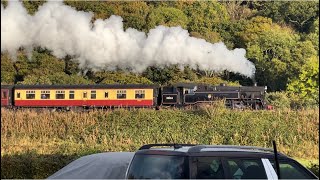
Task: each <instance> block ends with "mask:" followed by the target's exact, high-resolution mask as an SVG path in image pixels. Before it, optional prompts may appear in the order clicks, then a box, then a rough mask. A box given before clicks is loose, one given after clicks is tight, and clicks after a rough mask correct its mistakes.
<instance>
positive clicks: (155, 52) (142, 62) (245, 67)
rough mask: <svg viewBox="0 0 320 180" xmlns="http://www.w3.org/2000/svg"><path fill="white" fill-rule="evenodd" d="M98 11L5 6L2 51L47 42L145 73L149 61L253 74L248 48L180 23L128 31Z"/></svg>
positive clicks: (91, 62)
mask: <svg viewBox="0 0 320 180" xmlns="http://www.w3.org/2000/svg"><path fill="white" fill-rule="evenodd" d="M92 17H93V13H88V12H83V11H77V10H75V9H74V8H72V7H70V6H67V5H64V4H63V2H57V1H56V2H47V3H45V4H44V5H42V6H41V7H39V9H38V11H37V12H36V13H35V14H34V15H33V16H31V15H29V14H28V13H27V10H26V9H25V8H24V7H23V5H22V3H21V2H18V1H15V2H11V1H9V2H8V6H7V7H6V8H4V7H3V5H1V52H8V53H9V54H11V55H15V53H16V52H17V50H18V49H19V48H21V47H22V48H24V49H26V50H27V51H32V49H33V48H34V47H42V48H46V49H48V50H50V51H51V53H52V54H53V55H54V56H56V57H58V58H64V57H65V56H66V55H69V56H72V57H74V58H75V59H76V60H77V61H78V62H79V63H80V66H81V67H86V68H92V69H96V70H99V69H105V68H108V69H113V68H116V67H118V68H119V67H120V68H123V69H131V70H132V71H134V72H142V71H143V70H145V69H146V68H147V67H148V66H160V67H161V66H165V65H170V64H180V65H189V66H190V67H192V68H197V67H198V68H200V69H202V70H213V71H216V72H221V71H223V70H228V71H231V72H235V73H240V74H242V75H245V76H247V77H253V75H254V72H255V67H254V64H253V63H252V62H250V61H248V60H247V59H246V57H245V54H246V51H245V50H244V49H234V50H228V49H227V47H226V46H225V45H224V43H222V42H219V43H215V44H211V43H209V42H206V41H205V40H203V39H198V38H194V37H190V35H189V33H188V31H187V30H184V29H182V28H181V27H165V26H157V27H155V28H154V29H151V30H150V31H149V32H148V33H147V34H145V33H144V32H140V31H138V30H136V29H133V28H128V29H126V30H124V28H123V23H122V20H123V19H122V18H121V17H119V16H111V17H110V18H109V19H105V20H102V19H98V20H96V21H94V22H92Z"/></svg>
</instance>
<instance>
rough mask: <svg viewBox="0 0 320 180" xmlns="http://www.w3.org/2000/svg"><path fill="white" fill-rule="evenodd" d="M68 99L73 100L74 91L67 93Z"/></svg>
mask: <svg viewBox="0 0 320 180" xmlns="http://www.w3.org/2000/svg"><path fill="white" fill-rule="evenodd" d="M69 99H74V91H69Z"/></svg>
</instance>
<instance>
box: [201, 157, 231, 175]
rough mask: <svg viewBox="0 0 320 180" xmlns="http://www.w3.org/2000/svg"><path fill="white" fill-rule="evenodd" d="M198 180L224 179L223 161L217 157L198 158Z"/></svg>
mask: <svg viewBox="0 0 320 180" xmlns="http://www.w3.org/2000/svg"><path fill="white" fill-rule="evenodd" d="M196 178H197V179H224V178H225V176H224V170H223V166H222V163H221V160H220V159H218V158H215V157H198V158H197V175H196Z"/></svg>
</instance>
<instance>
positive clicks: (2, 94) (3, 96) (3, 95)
mask: <svg viewBox="0 0 320 180" xmlns="http://www.w3.org/2000/svg"><path fill="white" fill-rule="evenodd" d="M1 99H7V92H6V91H2V93H1Z"/></svg>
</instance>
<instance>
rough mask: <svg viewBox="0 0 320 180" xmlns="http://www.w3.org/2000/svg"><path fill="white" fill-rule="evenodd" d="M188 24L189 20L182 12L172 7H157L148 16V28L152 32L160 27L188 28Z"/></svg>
mask: <svg viewBox="0 0 320 180" xmlns="http://www.w3.org/2000/svg"><path fill="white" fill-rule="evenodd" d="M187 24H188V18H187V16H186V15H185V14H184V13H183V12H182V11H181V10H179V9H176V8H172V7H157V8H155V9H152V10H151V12H150V14H149V15H148V17H147V24H146V26H147V29H148V30H150V29H153V28H155V27H156V26H158V25H164V26H169V27H171V26H181V27H182V28H186V27H187Z"/></svg>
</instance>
